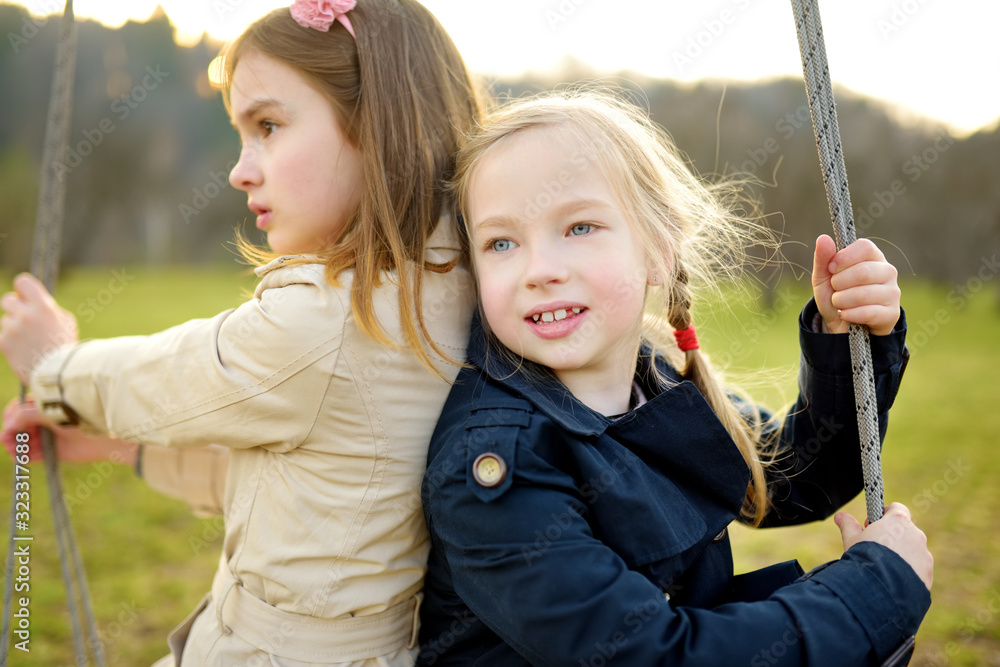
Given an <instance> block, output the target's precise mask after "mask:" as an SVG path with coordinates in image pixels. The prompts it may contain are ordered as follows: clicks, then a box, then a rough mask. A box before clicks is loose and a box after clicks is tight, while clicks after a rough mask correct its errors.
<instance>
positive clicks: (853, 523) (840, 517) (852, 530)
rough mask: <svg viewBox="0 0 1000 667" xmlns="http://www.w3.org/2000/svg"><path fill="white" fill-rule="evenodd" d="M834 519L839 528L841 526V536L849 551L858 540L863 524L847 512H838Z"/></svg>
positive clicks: (845, 548)
mask: <svg viewBox="0 0 1000 667" xmlns="http://www.w3.org/2000/svg"><path fill="white" fill-rule="evenodd" d="M833 521H834V523H836V524H837V528H840V537H841V538H842V539H843V541H844V551H847V550H848V549H850V548H851V546H853V545H854V543H855V542H857V541H858V536H860V535H861V524H859V523H858V520H857V519H855V518H854V517H853V516H851V515H850V514H848V513H847V512H837V514H836V515H835V516H834V517H833Z"/></svg>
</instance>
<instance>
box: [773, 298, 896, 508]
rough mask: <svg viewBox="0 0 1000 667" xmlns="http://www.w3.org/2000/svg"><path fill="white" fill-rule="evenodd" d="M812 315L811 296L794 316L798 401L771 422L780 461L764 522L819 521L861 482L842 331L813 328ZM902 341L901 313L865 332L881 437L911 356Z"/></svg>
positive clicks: (848, 359) (851, 384) (848, 497)
mask: <svg viewBox="0 0 1000 667" xmlns="http://www.w3.org/2000/svg"><path fill="white" fill-rule="evenodd" d="M816 312H817V310H816V305H815V302H814V301H812V300H810V302H809V303H808V304H807V305H806V307H805V308H804V309H803V311H802V313H801V315H800V318H799V339H800V344H801V349H802V357H801V361H800V365H799V396H798V399H797V400H796V402H795V404H794V405H793V406H792V408H791V409H790V410H789V411H788V413H787V416H786V417H785V418H784V420H783V421H782V422H778V423H772V424H771V425H770V427H771V437H773V435H774V432H775V430H777V436H778V450H779V451H780V452H781V459H780V461H778V462H777V463H775V464H774V465H773V466H771V467H770V469H769V479H768V483H769V487H770V489H771V492H772V506H771V511H770V513H769V514H768V515H767V517H765V520H764V523H763V525H764V526H783V525H793V524H800V523H806V522H809V521H816V520H820V519H825V518H827V517H828V516H830V515H831V514H833V513H834V512H835V511H836V510H837V509H839V508H840V507H842V506H843V505H844V504H845V503H847V502H848V501H849V500H851V499H852V498H853V497H854V496H856V495H857V494H858V493H859V492H860V491H861V489H862V487H863V476H862V469H861V453H860V452H861V445H860V441H859V438H858V426H857V411H856V408H855V404H854V379H853V376H852V373H851V354H850V348H849V343H848V336H847V335H835V334H822V333H815V332H813V330H812V326H811V324H812V320H813V317H814V316H815V314H816ZM905 338H906V319H905V315H903V314H902V312H901V313H900V318H899V322H897V323H896V328H895V330H894V331H893V332H892V333H890V334H888V335H886V336H871V337H870V339H871V345H872V362H873V366H874V369H875V389H876V398H877V401H878V420H879V439H880V441H882V440H884V439H885V433H886V427H887V426H888V423H889V408H890V407H891V406H892V403H893V401H894V400H895V397H896V393H897V392H898V391H899V384H900V380H901V379H902V376H903V371H904V370H905V368H906V363H907V360H908V359H909V352H908V351H907V349H906V345H905ZM764 416H765V418H766V417H767V415H764Z"/></svg>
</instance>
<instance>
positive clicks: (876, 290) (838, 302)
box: [830, 285, 900, 310]
mask: <svg viewBox="0 0 1000 667" xmlns="http://www.w3.org/2000/svg"><path fill="white" fill-rule="evenodd" d="M899 296H900V295H899V289H898V288H897V287H895V286H893V285H862V286H860V287H852V288H850V289H846V290H841V291H837V292H834V293H833V296H831V297H830V300H831V301H832V302H833V306H834V308H836V309H838V310H847V309H848V308H860V307H863V306H878V307H885V308H893V307H895V308H898V307H899Z"/></svg>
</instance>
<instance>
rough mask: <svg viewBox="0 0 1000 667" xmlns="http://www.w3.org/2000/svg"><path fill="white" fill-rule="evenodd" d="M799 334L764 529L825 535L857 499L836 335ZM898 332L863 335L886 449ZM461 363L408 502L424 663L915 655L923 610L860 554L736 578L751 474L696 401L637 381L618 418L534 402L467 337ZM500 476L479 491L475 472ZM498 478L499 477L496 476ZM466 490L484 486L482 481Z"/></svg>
mask: <svg viewBox="0 0 1000 667" xmlns="http://www.w3.org/2000/svg"><path fill="white" fill-rule="evenodd" d="M815 312H816V311H815V305H814V304H813V303H812V302H810V304H809V305H808V306H807V307H806V309H805V310H804V311H803V314H802V316H801V317H800V341H801V346H802V361H801V366H800V378H799V379H800V395H799V397H798V401H797V403H796V404H795V406H794V407H793V408H792V409H791V410H790V412H789V416H788V417H787V418H786V419H785V420H784V427H783V429H782V431H781V440H782V442H783V443H784V445H786V446H787V447H788V448H789V457H788V458H787V459H786V460H785V462H784V463H783V464H782V466H781V467H782V468H783V473H780V474H778V473H775V474H773V479H771V480H770V482H771V484H772V486H773V488H774V505H773V508H772V509H771V511H770V513H769V515H768V517H767V520H766V522H765V525H768V526H778V525H789V524H797V523H803V522H807V521H814V520H817V519H823V518H825V517H827V516H829V515H830V514H832V513H833V512H834V511H835V510H836V509H837V508H839V507H840V506H842V505H843V504H844V503H845V502H847V501H848V500H850V499H851V498H852V497H854V496H855V495H857V493H858V492H859V491H860V490H861V488H862V474H861V467H860V461H859V454H858V451H859V445H858V438H857V426H856V418H855V416H854V414H855V413H854V399H853V384H852V379H851V374H850V361H849V359H850V355H849V351H848V347H847V336H833V335H823V334H815V333H813V332H812V331H811V329H810V328H809V327H806V326H805V325H804V323H805V322H812V317H813V314H814V313H815ZM904 337H905V321H904V319H903V318H902V317H901V318H900V322H899V324H898V325H897V327H896V331H895V332H894V333H892V334H890V335H888V336H882V337H872V340H873V359H874V363H875V369H876V385H877V390H878V401H879V409H880V424H881V427H882V435H883V436H884V433H885V425H886V419H887V413H886V411H887V410H888V409H889V407H890V405H891V404H892V401H893V399H894V397H895V395H896V391H897V389H898V386H899V381H900V378H901V376H902V373H903V369H904V367H905V365H906V360H907V352H906V349H905V346H904ZM469 356H470V361H471V362H472V363H473V364H475V366H476V368H473V369H466V370H463V371H462V372H461V373H460V374H459V377H458V380H457V382H456V384H455V386H454V389H453V391H452V392H451V395H450V397H449V399H448V401H447V403H446V405H445V407H444V411H443V413H442V415H441V419H440V421H439V423H438V427H437V429H436V431H435V433H434V436H433V439H432V442H431V446H430V452H429V456H428V469H427V473H426V475H425V477H424V482H423V488H422V499H423V503H424V508H425V514H426V517H427V523H428V526H429V529H430V534H431V544H432V549H431V557H430V562H429V571H428V575H427V581H426V585H425V590H424V594H425V598H424V603H423V607H422V609H421V619H422V628H421V633H420V637H421V654H420V659H419V664H421V665H463V666H466V665H482V666H484V667H501V666H505V665H527V664H531V665H566V666H572V667H581V666H583V667H587V666H593V667H600V666H602V665H606V664H616V665H627V666H629V667H646V666H652V665H750V666H751V667H757V666H764V665H779V664H780V665H806V664H808V665H837V666H838V667H841V666H844V665H867V664H878V663H879V662H881V661H882V660H884V659H886V657H887V656H889V655H890V654H891V653H893V652H894V651H895V650H896V649H897V648H898V647H899V646H900V645H901V644H905V642H906V641H907V640H908V639H909V638H911V636H912V635H914V634H915V632H916V630H917V626H918V625H919V623H920V621H921V619H922V618H923V616H924V614H925V613H926V611H927V608H928V606H929V604H930V595H929V593H928V591H927V589H926V588H925V587H924V585H923V583H922V582H921V581H920V579H919V578H918V577H917V575H916V573H915V572H914V571H913V570H912V569H911V568H910V566H909V565H907V564H906V563H905V562H904V561H903V560H902V559H901V558H900V557H899V556H898V555H896V554H895V553H894V552H892V551H890V550H889V549H887V548H885V547H883V546H881V545H877V544H874V543H871V542H865V543H860V544H858V545H855V546H854V547H852V548H851V549H850V550H849V551H848V552H847V553H846V554H844V555H843V556H842V557H841V558H840V559H839V560H837V561H833V562H831V563H828V564H827V565H825V566H821V567H820V568H817V569H816V570H814V571H812V572H810V573H809V574H806V575H803V573H802V570H801V569H800V568H799V567H798V564H797V563H796V562H794V561H790V562H787V563H782V564H779V565H775V566H771V567H769V568H765V569H764V570H759V571H757V572H754V573H749V574H745V575H740V576H734V575H733V562H732V552H731V548H730V542H729V538H728V533H727V531H726V527H727V526H728V525H729V524H730V523H731V522H732V521H734V520H736V519H737V516H738V514H739V511H740V507H741V505H742V502H743V497H744V493H745V491H746V487H747V483H748V480H749V472H748V469H747V466H746V464H745V463H744V461H743V459H742V457H741V455H740V454H739V452H738V450H737V449H736V446H735V444H734V443H733V441H732V439H731V438H730V437H729V435H728V433H727V432H726V431H725V429H724V428H723V426H722V424H721V423H720V422H719V421H718V419H717V418H716V417H715V414H714V413H713V412H712V410H711V409H710V408H709V406H708V404H707V403H706V401H705V400H704V398H703V397H702V395H701V394H700V393H699V392H698V390H697V389H696V388H695V387H694V386H693V385H692V384H690V383H688V382H681V381H680V378H679V377H678V375H677V373H676V371H674V370H673V369H672V368H670V367H669V366H668V365H667V364H666V363H665V362H664V361H663V360H662V359H656V360H655V363H657V364H658V365H659V367H660V368H661V369H663V370H664V371H665V372H666V373H667V374H668V375H670V376H671V377H673V378H674V379H675V380H677V381H678V382H679V383H678V384H677V385H676V386H672V387H669V388H667V389H664V390H659V389H657V388H656V386H655V383H654V382H652V381H651V377H650V376H651V374H650V364H651V363H654V360H653V359H651V358H650V356H649V355H648V354H641V355H640V359H639V366H638V370H637V374H636V379H637V380H638V381H639V382H640V383H641V386H642V387H643V390H644V392H645V394H646V396H647V397H650V398H649V401H648V402H647V403H646V404H645V405H643V406H641V407H639V408H637V409H635V410H633V411H632V412H630V413H628V414H627V415H626V416H625V417H624V418H622V419H620V420H618V421H612V420H610V419H608V418H607V417H605V416H603V415H601V414H599V413H597V412H595V411H593V410H591V409H590V408H588V407H586V406H585V405H584V404H583V403H581V402H580V401H579V400H577V399H576V398H575V397H574V396H573V395H572V394H570V393H569V391H568V390H567V389H566V388H565V387H564V386H563V385H562V384H560V383H558V382H556V381H550V382H547V383H543V384H542V386H539V383H538V381H537V380H536V381H533V382H528V381H527V380H526V378H525V376H524V374H523V372H522V371H521V370H518V369H516V368H511V367H507V366H505V365H504V363H503V361H502V360H500V359H499V358H498V357H497V355H495V354H494V355H491V356H490V357H489V358H487V355H486V346H485V340H484V337H483V333H482V331H481V329H480V328H479V327H478V324H477V325H474V326H473V333H472V339H471V341H470V345H469ZM485 453H489V454H492V455H493V457H494V458H495V459H497V460H499V461H502V462H503V464H505V466H506V472H505V474H504V475H503V478H502V481H500V482H499V483H496V484H494V482H496V475H494V476H493V478H492V479H487V480H486V481H487V482H488V483H489V484H494V485H492V486H487V485H484V484H482V483H480V481H477V478H476V477H477V476H476V471H475V466H474V462H475V461H476V459H477V457H479V456H480V455H482V454H485ZM493 472H494V473H495V472H496V465H494V470H493ZM479 479H480V480H483V477H482V476H481V475H480V477H479Z"/></svg>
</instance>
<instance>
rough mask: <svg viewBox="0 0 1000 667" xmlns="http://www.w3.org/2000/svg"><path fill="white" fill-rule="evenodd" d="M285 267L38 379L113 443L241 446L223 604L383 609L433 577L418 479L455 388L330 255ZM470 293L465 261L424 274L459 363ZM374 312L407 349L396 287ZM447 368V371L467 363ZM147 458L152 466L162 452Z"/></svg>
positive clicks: (96, 345)
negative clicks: (356, 290)
mask: <svg viewBox="0 0 1000 667" xmlns="http://www.w3.org/2000/svg"><path fill="white" fill-rule="evenodd" d="M457 248H458V243H457V239H456V238H455V235H454V232H453V231H451V224H450V223H448V224H442V225H440V226H439V229H438V230H437V231H436V232H435V234H434V235H433V236H432V237H431V239H430V243H429V249H428V253H427V259H428V260H430V261H434V262H444V261H448V260H450V259H452V258H453V257H455V256H456V254H457ZM284 262H285V259H277V260H275V261H273V262H271V263H270V264H268V265H267V266H264V267H261V268H260V269H258V270H257V273H258V275H259V276H260V277H261V282H260V284H259V285H258V287H257V289H256V293H255V295H254V298H253V299H252V300H250V301H248V302H247V303H245V304H243V305H242V306H240V307H239V308H236V309H234V310H230V311H227V312H224V313H222V314H220V315H218V316H216V317H214V318H212V319H204V320H192V321H190V322H187V323H185V324H182V325H180V326H177V327H174V328H172V329H168V330H166V331H163V332H161V333H158V334H154V335H152V336H134V337H123V338H114V339H107V340H94V341H88V342H83V343H80V344H78V345H76V346H71V347H67V348H63V349H61V350H59V351H58V353H56V354H54V355H52V356H51V357H49V358H48V359H47V360H46V361H45V362H43V363H42V364H40V365H39V367H38V368H37V369H36V370H35V373H34V375H33V382H32V384H33V387H34V386H35V385H36V382H35V380H36V379H37V378H39V377H45V376H47V377H48V379H47V380H46V381H44V382H40V383H37V389H38V390H39V391H41V390H43V389H44V388H45V387H47V386H51V384H52V383H51V376H52V375H53V374H57V375H58V378H59V384H60V385H61V391H62V395H63V400H64V401H65V402H66V403H67V404H68V405H69V406H70V407H72V408H73V410H74V411H75V412H76V413H77V414H78V415H80V417H81V419H82V420H83V421H85V422H86V423H87V424H89V425H90V426H92V427H94V428H97V429H99V430H101V431H104V432H107V433H110V434H112V435H114V436H117V437H120V438H124V439H130V440H137V441H140V442H143V443H149V444H151V445H156V446H163V447H197V446H203V445H210V444H216V445H222V446H225V447H227V448H229V449H230V450H231V453H230V457H229V458H230V460H229V468H228V478H227V484H226V489H225V498H224V510H225V516H226V522H225V523H226V534H225V538H224V547H223V555H222V561H221V563H220V570H219V573H218V575H217V576H216V583H215V585H214V587H213V588H214V589H215V591H216V598H219V597H220V594H219V591H220V590H222V589H224V591H225V595H228V594H229V592H230V591H229V588H227V586H229V585H230V584H232V583H233V582H235V585H236V586H237V587H238V588H240V589H242V590H241V591H240V592H239V593H240V595H243V594H244V593H248V594H250V595H251V596H253V597H254V598H257V599H258V600H260V601H263V602H265V603H266V605H268V606H269V607H270V608H272V609H277V610H279V611H280V612H288V613H289V614H291V616H287V617H280V618H287V619H292V620H293V621H294V620H296V619H304V620H308V619H310V618H312V619H337V618H348V617H352V616H366V617H367V616H371V615H377V614H379V613H380V612H385V611H386V610H387V609H389V608H393V607H394V606H395V608H398V605H401V604H403V603H406V601H407V600H410V599H411V598H413V596H415V595H416V594H417V593H418V592H419V591H420V589H421V586H422V582H423V576H424V571H425V567H426V557H427V552H428V538H427V533H426V528H425V526H424V521H423V515H422V511H421V505H420V496H419V490H420V480H421V476H422V474H423V470H424V466H425V457H426V450H427V444H428V440H429V439H430V435H431V432H432V430H433V428H434V425H435V423H436V421H437V417H438V414H439V412H440V409H441V406H442V405H443V403H444V400H445V398H446V396H447V394H448V391H449V384H450V383H449V382H446V381H444V380H441V379H439V378H437V377H435V376H434V375H433V374H431V373H430V372H429V371H428V370H427V369H426V368H425V367H424V366H422V365H421V364H420V362H419V361H418V360H417V358H416V357H415V355H414V354H412V353H411V352H410V351H409V350H407V349H406V348H403V347H401V346H398V347H397V348H396V349H390V348H387V347H383V346H381V345H379V344H377V343H375V342H374V341H372V339H370V338H369V337H368V336H367V335H366V334H365V333H364V332H362V331H361V330H360V329H359V327H358V326H357V323H356V322H355V320H354V317H353V315H352V312H351V307H350V290H351V279H352V275H351V274H350V272H347V273H345V274H343V275H342V276H341V282H342V285H341V286H340V287H337V288H334V287H331V286H330V285H329V284H328V283H327V281H326V279H325V277H324V275H323V267H322V266H321V265H318V264H308V265H295V266H284ZM473 301H474V291H473V288H472V285H471V280H470V277H469V274H468V272H467V271H466V270H464V269H463V268H460V267H459V268H456V269H454V270H452V271H451V272H449V273H447V274H436V273H430V272H427V273H425V275H424V292H423V312H424V320H425V322H426V325H427V329H428V331H429V332H430V334H431V336H432V337H433V339H434V340H435V341H436V342H437V344H438V345H439V347H440V348H441V349H442V350H444V351H445V352H446V353H447V354H448V355H450V356H451V357H452V358H453V359H456V360H460V361H461V360H464V358H465V344H466V339H467V335H468V334H467V332H468V326H469V320H470V317H471V312H472V307H473ZM375 307H376V313H377V317H378V320H379V322H380V323H381V324H382V326H383V327H384V328H385V329H386V330H387V332H388V334H389V335H390V336H391V337H392V339H393V340H394V341H397V342H401V341H403V336H402V333H401V327H400V323H399V310H398V300H397V291H396V289H395V288H394V286H393V284H392V282H391V280H387V281H386V282H385V283H384V284H383V286H382V287H381V288H379V289H378V290H377V292H376V296H375ZM439 368H440V369H441V370H442V371H443V372H444V373H445V375H446V376H447V377H448V378H449V379H453V378H454V376H455V374H456V373H457V370H458V368H457V367H456V366H454V365H450V364H446V363H444V362H442V363H439ZM39 398H40V399H41V400H45V399H46V398H47V397H45V396H39ZM48 398H51V397H48ZM147 453H148V452H147ZM175 464H176V461H175ZM143 465H144V468H145V470H146V472H147V475H149V474H150V466H155V465H157V464H156V458H155V455H154V456H153V457H149V458H146V460H144V463H143ZM152 476H153V477H156V474H153V475H152ZM162 477H163V476H161V478H162ZM167 477H169V475H167ZM210 477H211V475H208V476H207V477H206V479H208V478H210ZM167 486H168V487H169V486H170V485H169V484H167ZM205 505H206V507H205V509H211V508H210V505H211V502H206V503H205ZM230 571H231V572H232V576H230V574H229V572H230ZM237 597H239V596H237ZM244 597H245V596H244ZM234 599H235V598H234ZM241 599H242V598H241ZM215 602H216V603H218V602H219V600H218V599H216V600H215ZM222 602H225V603H226V604H229V602H231V601H227V600H222ZM216 606H217V607H218V608H217V609H214V610H213V609H212V608H211V605H210V608H209V611H210V612H211V613H215V614H218V616H219V625H220V627H219V628H218V630H219V631H221V632H222V634H228V633H227V630H233V631H235V632H236V634H238V635H239V634H240V629H239V628H237V627H232V628H230V627H227V625H226V624H225V622H224V621H225V619H223V618H222V613H221V611H222V607H224V606H225V605H221V604H216ZM230 606H231V605H230ZM264 611H265V612H267V610H266V609H265V610H264ZM414 613H415V611H414ZM248 634H252V633H248ZM293 634H294V633H293ZM328 634H329V633H324V636H326V635H328ZM334 636H336V635H334ZM331 641H332V638H331ZM279 643H281V642H279ZM284 643H288V642H284ZM293 643H295V642H293ZM256 648H259V649H262V650H266V649H269V648H274V646H269V647H268V646H265V647H261V646H257V647H256ZM278 648H281V647H280V646H279V647H278ZM186 651H187V649H186ZM291 653H298V654H296V655H288V656H287V657H289V658H296V659H300V660H301V659H305V658H303V656H302V655H299V654H301V653H302V651H298V649H296V650H295V651H291ZM313 653H315V651H313ZM347 653H348V654H350V653H351V652H349V651H348V652H347ZM277 655H281V653H277ZM327 655H340V654H338V653H336V652H335V651H334V652H332V653H327ZM345 655H346V654H345ZM352 655H353V654H352ZM317 657H318V656H317ZM341 657H343V656H341ZM345 660H346V658H345ZM317 662H322V661H321V660H319V661H317ZM329 662H331V663H334V662H338V660H329Z"/></svg>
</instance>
